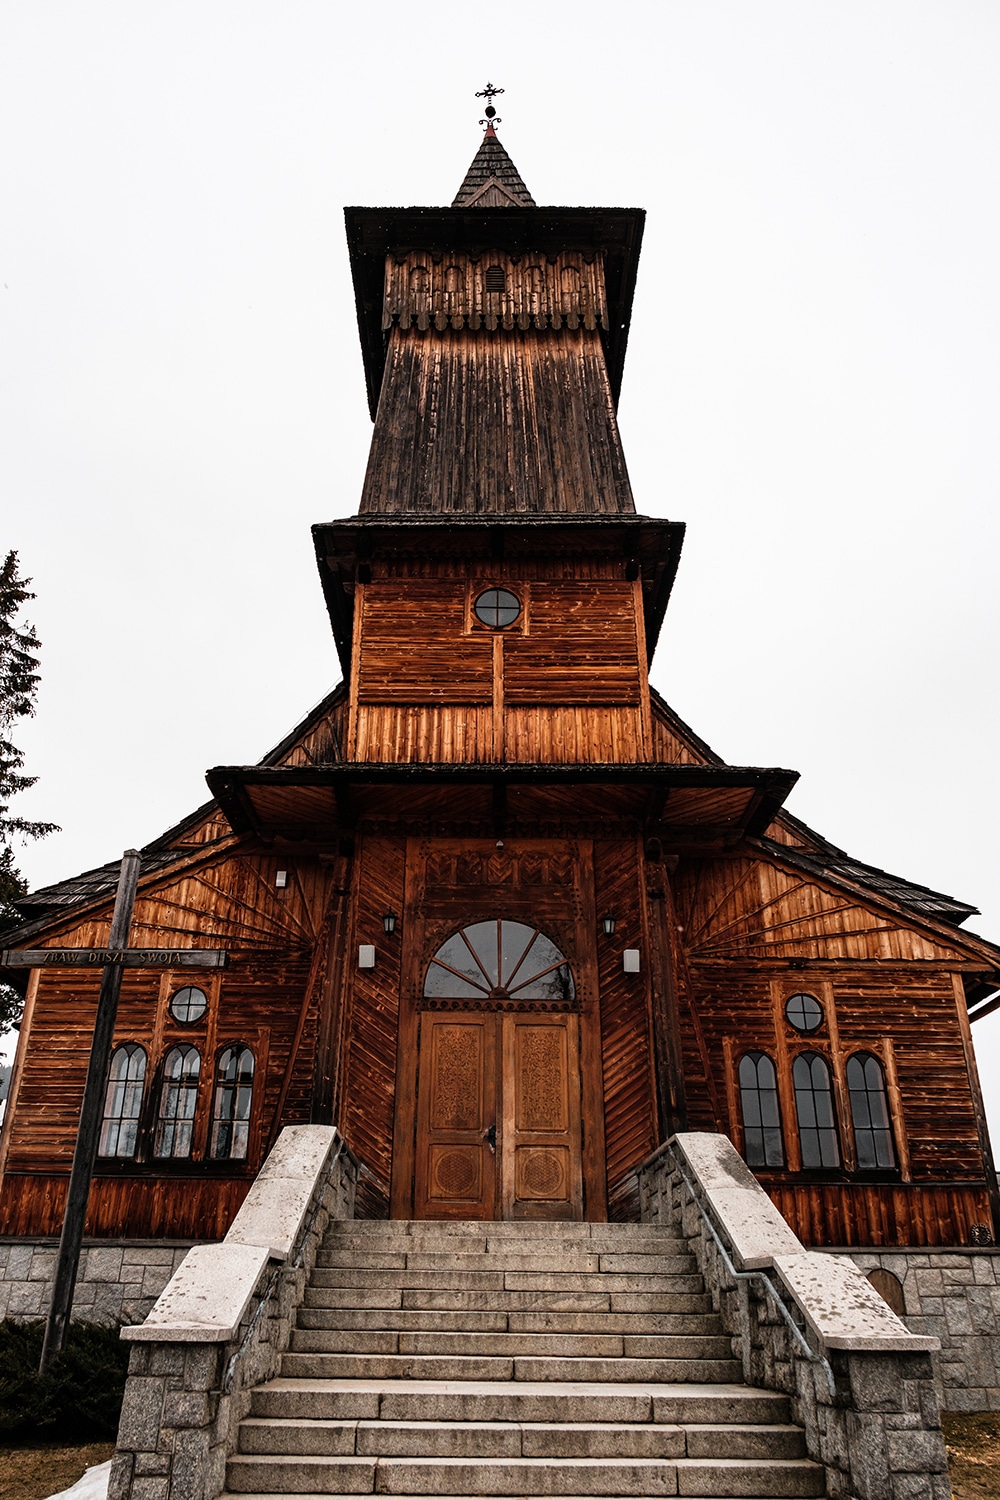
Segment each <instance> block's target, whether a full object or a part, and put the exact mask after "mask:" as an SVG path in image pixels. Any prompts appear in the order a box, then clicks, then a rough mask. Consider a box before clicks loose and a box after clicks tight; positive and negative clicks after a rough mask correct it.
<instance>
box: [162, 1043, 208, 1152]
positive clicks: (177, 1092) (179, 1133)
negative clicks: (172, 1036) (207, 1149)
mask: <svg viewBox="0 0 1000 1500" xmlns="http://www.w3.org/2000/svg"><path fill="white" fill-rule="evenodd" d="M200 1073H201V1058H200V1056H199V1055H198V1049H197V1047H171V1049H170V1051H169V1052H168V1053H167V1056H166V1060H165V1061H164V1064H163V1084H162V1086H161V1088H160V1113H159V1118H158V1119H157V1122H156V1140H155V1143H154V1145H153V1153H154V1155H156V1156H190V1155H191V1146H192V1138H193V1135H194V1110H195V1105H196V1104H197V1102H198V1077H199V1075H200Z"/></svg>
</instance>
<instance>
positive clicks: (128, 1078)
mask: <svg viewBox="0 0 1000 1500" xmlns="http://www.w3.org/2000/svg"><path fill="white" fill-rule="evenodd" d="M145 1082H146V1054H145V1052H143V1050H142V1048H141V1047H140V1046H139V1045H138V1044H137V1043H136V1042H125V1043H124V1044H123V1045H122V1046H121V1047H116V1048H115V1051H114V1055H113V1057H112V1059H111V1072H110V1073H109V1075H108V1091H107V1093H106V1094H105V1096H104V1119H103V1121H102V1122H101V1140H100V1144H99V1146H98V1148H97V1153H98V1155H99V1156H122V1157H130V1156H134V1155H135V1148H136V1145H137V1142H138V1135H139V1115H140V1114H141V1112H142V1090H143V1085H144V1084H145Z"/></svg>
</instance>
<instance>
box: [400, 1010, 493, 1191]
mask: <svg viewBox="0 0 1000 1500" xmlns="http://www.w3.org/2000/svg"><path fill="white" fill-rule="evenodd" d="M496 1019H497V1018H496V1016H495V1015H493V1014H490V1013H488V1012H487V1013H480V1014H478V1015H460V1014H456V1013H455V1012H448V1011H446V1012H443V1013H434V1012H432V1011H425V1012H424V1014H423V1015H422V1016H421V1018H420V1060H419V1070H418V1085H417V1151H416V1161H415V1173H414V1179H415V1180H414V1188H415V1192H414V1216H415V1217H416V1218H418V1219H494V1218H496V1217H497V1191H496V1188H497V1154H496V1149H495V1144H494V1143H495V1141H496V1123H497V1109H496V1106H497V1048H496Z"/></svg>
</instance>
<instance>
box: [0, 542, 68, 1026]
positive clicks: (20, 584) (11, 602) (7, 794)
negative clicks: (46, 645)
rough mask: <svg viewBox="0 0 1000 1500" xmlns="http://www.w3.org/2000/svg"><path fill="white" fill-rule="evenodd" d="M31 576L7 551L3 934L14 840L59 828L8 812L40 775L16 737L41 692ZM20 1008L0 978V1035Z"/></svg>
mask: <svg viewBox="0 0 1000 1500" xmlns="http://www.w3.org/2000/svg"><path fill="white" fill-rule="evenodd" d="M30 582H31V579H30V578H21V577H20V576H19V573H18V562H17V553H16V552H8V553H7V556H6V558H5V559H4V563H3V567H2V568H0V935H2V934H3V933H4V932H5V931H7V930H9V929H10V928H11V927H15V926H16V925H17V923H18V922H19V921H20V920H21V918H20V916H19V914H18V911H17V908H16V907H15V905H14V902H15V901H16V900H17V899H18V897H20V896H23V895H25V894H26V893H27V889H28V886H27V882H26V881H25V880H24V879H23V877H22V876H21V873H20V871H19V870H18V869H17V866H16V865H15V863H14V850H13V847H12V841H13V840H14V839H21V840H24V839H41V838H44V837H45V835H46V834H47V833H53V832H55V831H56V825H55V824H54V823H38V822H34V821H32V820H31V819H28V818H21V817H18V816H17V815H16V814H12V813H11V812H10V801H11V798H12V797H15V796H16V795H17V793H18V792H23V791H25V790H26V788H27V787H29V786H34V784H35V782H36V780H37V777H35V776H25V775H24V770H23V768H24V752H23V751H21V750H18V748H17V746H16V745H15V744H14V742H13V739H12V735H13V733H14V725H15V723H16V721H17V720H18V719H24V718H30V717H31V716H32V715H33V714H34V712H35V695H36V693H37V692H38V656H37V654H36V653H37V651H38V647H39V640H38V636H37V635H36V634H35V631H34V627H33V626H31V625H29V624H27V623H24V622H22V621H20V620H19V616H20V614H21V610H22V609H23V607H24V605H25V604H27V602H28V600H29V599H33V598H34V597H35V596H34V594H33V593H32V592H31V590H30V589H29V587H28V585H29V584H30ZM20 1013H21V996H20V995H19V993H18V991H17V990H16V989H15V988H14V986H13V985H11V984H7V983H3V982H0V1035H2V1034H3V1033H4V1032H7V1031H9V1030H10V1029H11V1026H12V1024H13V1022H15V1021H16V1020H17V1018H18V1016H19V1015H20Z"/></svg>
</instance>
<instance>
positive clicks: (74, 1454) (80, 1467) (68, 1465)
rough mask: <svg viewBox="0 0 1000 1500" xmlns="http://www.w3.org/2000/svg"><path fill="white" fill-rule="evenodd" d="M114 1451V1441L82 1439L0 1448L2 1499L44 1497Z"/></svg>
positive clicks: (26, 1499) (37, 1499)
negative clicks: (78, 1442) (75, 1443)
mask: <svg viewBox="0 0 1000 1500" xmlns="http://www.w3.org/2000/svg"><path fill="white" fill-rule="evenodd" d="M114 1451H115V1449H114V1444H113V1443H84V1444H81V1445H79V1446H77V1447H75V1448H74V1447H66V1446H65V1445H60V1446H59V1447H57V1448H56V1447H46V1448H0V1496H2V1500H45V1496H46V1495H58V1493H59V1491H60V1490H68V1489H69V1487H70V1485H71V1484H76V1481H77V1480H78V1479H82V1478H83V1475H84V1472H85V1471H86V1470H87V1469H92V1468H93V1467H94V1465H95V1464H103V1463H104V1462H106V1460H107V1459H109V1458H110V1457H111V1455H112V1453H113V1452H114Z"/></svg>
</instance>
